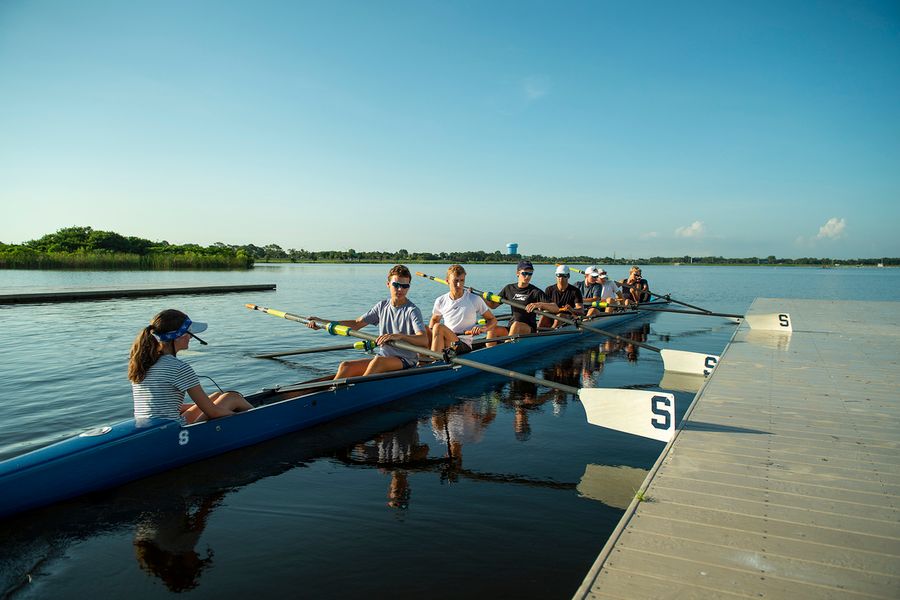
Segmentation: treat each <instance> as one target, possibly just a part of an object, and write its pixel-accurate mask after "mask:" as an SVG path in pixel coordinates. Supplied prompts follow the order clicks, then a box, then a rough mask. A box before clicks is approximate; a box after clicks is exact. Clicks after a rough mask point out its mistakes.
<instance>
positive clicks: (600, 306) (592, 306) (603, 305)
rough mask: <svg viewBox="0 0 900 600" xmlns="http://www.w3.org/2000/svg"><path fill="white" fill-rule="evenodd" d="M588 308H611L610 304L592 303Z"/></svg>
mask: <svg viewBox="0 0 900 600" xmlns="http://www.w3.org/2000/svg"><path fill="white" fill-rule="evenodd" d="M588 306H590V307H591V308H606V307H607V306H609V303H608V302H591V303H590V304H588Z"/></svg>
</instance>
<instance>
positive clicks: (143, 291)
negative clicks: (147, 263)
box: [0, 283, 275, 304]
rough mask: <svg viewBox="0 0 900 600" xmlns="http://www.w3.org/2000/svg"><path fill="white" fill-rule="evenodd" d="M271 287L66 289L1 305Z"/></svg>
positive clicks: (2, 299) (1, 300) (4, 299)
mask: <svg viewBox="0 0 900 600" xmlns="http://www.w3.org/2000/svg"><path fill="white" fill-rule="evenodd" d="M274 289H275V284H274V283H260V284H253V285H186V286H176V287H152V286H139V287H128V288H124V287H123V288H65V289H55V290H49V291H42V292H27V293H25V292H23V293H17V294H0V304H34V303H41V302H77V301H81V300H106V299H109V298H138V297H146V296H172V295H183V294H229V293H232V292H259V291H265V290H274Z"/></svg>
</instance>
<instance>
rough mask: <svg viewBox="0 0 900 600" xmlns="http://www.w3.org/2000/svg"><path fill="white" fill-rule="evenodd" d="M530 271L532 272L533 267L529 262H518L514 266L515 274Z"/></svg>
mask: <svg viewBox="0 0 900 600" xmlns="http://www.w3.org/2000/svg"><path fill="white" fill-rule="evenodd" d="M528 269H531V270H532V271H533V270H534V265H532V264H531V261H530V260H520V261H519V264H517V265H516V272H517V273H518V272H519V271H525V270H528Z"/></svg>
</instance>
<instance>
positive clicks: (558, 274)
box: [556, 273, 569, 279]
mask: <svg viewBox="0 0 900 600" xmlns="http://www.w3.org/2000/svg"><path fill="white" fill-rule="evenodd" d="M556 276H557V277H564V278H566V279H568V278H569V276H568V275H566V274H565V273H557V274H556Z"/></svg>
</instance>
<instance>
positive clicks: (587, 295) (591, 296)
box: [575, 265, 603, 317]
mask: <svg viewBox="0 0 900 600" xmlns="http://www.w3.org/2000/svg"><path fill="white" fill-rule="evenodd" d="M599 278H600V269H598V268H597V267H596V266H595V265H591V266H590V267H588V268H587V269H585V270H584V281H579V282H578V283H576V284H575V287H576V288H578V291H579V292H581V299H582V302H583V303H584V304H587V303H589V302H600V301H601V300H602V299H603V296H602V291H603V287H602V286H601V285H600V279H599ZM601 312H602V311H601V310H600V309H598V308H594V307H591V308H590V309H588V311H587V316H588V317H596V316H597V315H599V314H600V313H601Z"/></svg>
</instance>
